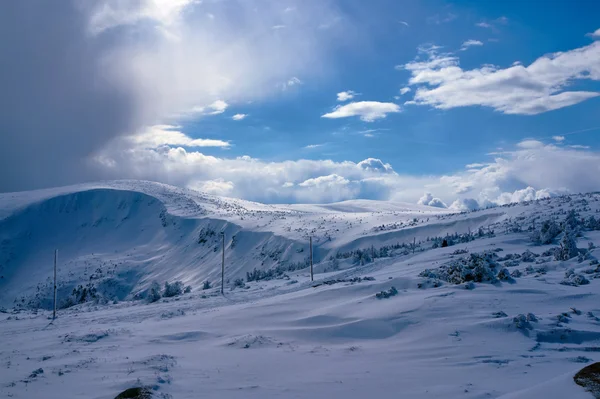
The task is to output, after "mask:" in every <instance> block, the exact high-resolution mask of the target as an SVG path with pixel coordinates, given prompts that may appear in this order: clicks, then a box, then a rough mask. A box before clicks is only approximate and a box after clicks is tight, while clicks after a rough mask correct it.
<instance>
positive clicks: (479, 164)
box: [465, 163, 487, 169]
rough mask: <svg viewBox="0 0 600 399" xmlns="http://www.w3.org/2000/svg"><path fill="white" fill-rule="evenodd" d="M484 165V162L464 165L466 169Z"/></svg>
mask: <svg viewBox="0 0 600 399" xmlns="http://www.w3.org/2000/svg"><path fill="white" fill-rule="evenodd" d="M486 165H487V164H485V163H470V164H468V165H466V166H465V167H466V168H467V169H479V168H483V167H484V166H486Z"/></svg>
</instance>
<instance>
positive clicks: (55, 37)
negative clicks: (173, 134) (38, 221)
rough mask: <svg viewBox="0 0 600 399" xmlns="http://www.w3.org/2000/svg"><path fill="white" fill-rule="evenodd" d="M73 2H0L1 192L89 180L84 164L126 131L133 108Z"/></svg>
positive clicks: (106, 45)
mask: <svg viewBox="0 0 600 399" xmlns="http://www.w3.org/2000/svg"><path fill="white" fill-rule="evenodd" d="M111 45H112V43H111V36H110V35H102V36H100V37H92V36H90V35H89V34H87V20H86V17H85V15H84V14H83V13H82V10H81V9H80V8H78V7H77V6H76V4H75V3H73V2H70V1H63V0H61V1H44V0H40V1H34V0H19V1H2V2H0V192H6V191H16V190H26V189H31V188H39V187H47V186H55V185H60V184H67V183H73V182H77V181H81V180H84V179H86V180H87V179H89V178H91V177H94V176H93V175H91V174H90V173H91V171H89V170H87V166H86V162H85V158H86V157H87V156H89V155H90V154H91V153H93V151H94V150H96V149H98V148H99V147H101V146H103V145H104V144H105V143H106V142H107V141H108V140H110V139H111V138H113V137H115V136H116V135H119V134H124V133H128V132H131V129H133V128H135V126H134V124H133V118H132V117H131V115H133V114H134V113H135V112H134V111H135V110H134V102H133V101H132V94H131V93H130V92H128V91H127V89H126V88H123V87H117V85H115V84H113V83H112V82H111V79H109V78H108V74H107V73H105V72H106V71H105V70H103V68H102V66H101V63H100V61H101V60H102V57H103V56H104V55H105V54H106V52H107V51H108V50H109V49H110V47H111Z"/></svg>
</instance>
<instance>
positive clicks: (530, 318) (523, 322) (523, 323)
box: [513, 313, 538, 330]
mask: <svg viewBox="0 0 600 399" xmlns="http://www.w3.org/2000/svg"><path fill="white" fill-rule="evenodd" d="M537 321H538V319H537V317H536V316H535V315H534V314H533V313H528V314H527V316H525V315H524V314H522V313H521V314H518V315H517V316H515V317H513V323H514V325H515V327H517V328H518V329H519V330H533V326H532V325H531V323H537Z"/></svg>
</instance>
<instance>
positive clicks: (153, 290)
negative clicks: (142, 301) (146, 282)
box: [146, 281, 162, 303]
mask: <svg viewBox="0 0 600 399" xmlns="http://www.w3.org/2000/svg"><path fill="white" fill-rule="evenodd" d="M160 298H162V294H161V292H160V284H158V282H156V281H153V282H152V284H150V288H149V289H148V295H147V296H146V299H148V302H150V303H152V302H156V301H158V300H159V299H160Z"/></svg>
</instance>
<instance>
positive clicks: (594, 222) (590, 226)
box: [585, 215, 600, 230]
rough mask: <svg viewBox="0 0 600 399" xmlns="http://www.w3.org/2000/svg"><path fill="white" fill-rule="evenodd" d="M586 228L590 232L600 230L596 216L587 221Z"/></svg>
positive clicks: (599, 223) (599, 222)
mask: <svg viewBox="0 0 600 399" xmlns="http://www.w3.org/2000/svg"><path fill="white" fill-rule="evenodd" d="M585 227H586V228H588V229H590V230H600V221H599V220H596V218H595V217H594V215H592V216H590V217H589V219H588V220H586V222H585Z"/></svg>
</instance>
